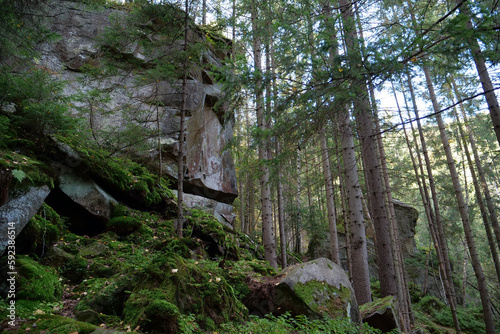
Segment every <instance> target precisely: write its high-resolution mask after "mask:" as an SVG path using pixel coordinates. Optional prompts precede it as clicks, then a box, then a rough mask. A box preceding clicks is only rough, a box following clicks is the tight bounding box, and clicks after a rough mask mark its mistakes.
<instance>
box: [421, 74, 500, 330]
mask: <svg viewBox="0 0 500 334" xmlns="http://www.w3.org/2000/svg"><path fill="white" fill-rule="evenodd" d="M424 74H425V80H426V83H427V87H428V89H429V94H430V98H431V101H432V105H433V108H434V112H435V113H436V120H437V122H438V127H439V133H440V135H441V141H442V142H443V147H444V151H445V154H446V160H447V162H448V168H449V170H450V176H451V179H452V182H453V187H454V188H455V196H456V198H457V203H458V209H459V212H460V216H461V218H462V225H463V228H464V232H465V240H466V241H467V246H468V248H469V252H470V255H471V262H472V267H473V268H474V273H475V275H476V279H477V285H478V289H479V295H480V297H481V303H482V305H483V316H484V322H485V325H486V333H488V334H490V333H491V334H493V333H495V322H494V318H493V311H492V309H491V305H490V297H489V293H488V286H487V284H486V277H485V276H484V272H483V268H482V266H481V262H480V260H479V254H478V253H477V250H476V244H475V241H474V235H473V234H472V229H471V226H470V221H469V212H468V209H467V205H466V204H465V200H464V198H463V193H462V187H461V185H460V182H459V179H458V173H457V171H456V167H455V162H454V160H453V156H452V153H451V149H450V145H449V141H448V136H447V134H446V130H445V126H444V122H443V120H442V117H441V114H440V113H439V110H440V109H441V108H440V107H439V105H438V102H437V100H436V95H435V93H434V87H433V84H432V80H431V76H430V72H429V69H428V68H427V67H424Z"/></svg>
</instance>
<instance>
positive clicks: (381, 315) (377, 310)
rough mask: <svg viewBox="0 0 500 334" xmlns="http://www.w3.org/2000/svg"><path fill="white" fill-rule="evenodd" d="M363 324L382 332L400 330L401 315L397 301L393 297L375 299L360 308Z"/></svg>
mask: <svg viewBox="0 0 500 334" xmlns="http://www.w3.org/2000/svg"><path fill="white" fill-rule="evenodd" d="M360 311H361V316H362V318H363V322H365V323H367V324H368V325H370V326H371V327H373V328H377V329H380V330H381V331H382V332H384V333H385V332H390V331H392V330H395V329H397V330H399V325H398V323H399V321H398V319H399V315H398V305H397V300H396V299H395V298H394V297H393V296H386V297H384V298H379V299H375V300H374V301H373V302H371V303H366V304H363V305H362V306H361V308H360Z"/></svg>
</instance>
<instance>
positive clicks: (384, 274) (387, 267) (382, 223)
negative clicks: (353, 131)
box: [339, 0, 398, 296]
mask: <svg viewBox="0 0 500 334" xmlns="http://www.w3.org/2000/svg"><path fill="white" fill-rule="evenodd" d="M339 4H340V9H341V13H342V21H343V25H344V31H345V42H346V47H347V58H348V62H349V65H350V68H351V71H353V74H354V75H355V76H356V77H357V78H356V79H355V82H353V86H352V88H354V89H355V91H356V97H355V98H354V99H353V105H354V110H355V117H356V121H357V123H358V125H359V131H358V134H359V137H360V140H361V144H362V156H363V162H364V164H365V165H366V169H367V170H366V174H367V176H368V177H367V179H366V184H367V187H368V189H369V198H370V205H371V207H372V217H373V220H374V225H375V234H376V236H377V238H376V251H377V263H378V269H379V279H380V293H381V295H382V296H387V295H393V296H396V295H397V293H398V291H397V282H396V274H395V270H394V259H393V255H392V254H393V252H392V245H391V231H390V222H389V220H388V218H387V212H386V208H385V201H384V194H383V183H382V179H381V174H380V168H379V167H380V166H379V162H378V157H377V143H376V140H375V138H374V135H373V118H372V111H371V106H370V104H369V101H368V91H367V88H366V82H367V80H366V78H365V76H364V75H363V74H356V73H354V72H355V71H356V69H357V68H359V67H360V65H361V62H362V61H361V50H360V49H359V45H358V42H359V41H358V35H357V31H356V26H355V20H354V15H353V11H352V6H353V4H352V3H350V2H349V1H348V0H339ZM352 88H351V89H352Z"/></svg>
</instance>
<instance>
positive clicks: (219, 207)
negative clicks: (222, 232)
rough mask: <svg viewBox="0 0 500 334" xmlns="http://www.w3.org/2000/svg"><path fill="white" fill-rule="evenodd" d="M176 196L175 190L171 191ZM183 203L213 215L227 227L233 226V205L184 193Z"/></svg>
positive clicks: (234, 216)
mask: <svg viewBox="0 0 500 334" xmlns="http://www.w3.org/2000/svg"><path fill="white" fill-rule="evenodd" d="M172 192H173V193H174V195H175V196H177V191H176V190H173V191H172ZM184 204H185V205H186V206H187V207H188V208H193V209H199V210H202V211H205V212H206V213H209V214H211V215H213V216H214V217H215V218H217V220H218V221H219V222H220V223H221V224H223V225H226V226H227V227H229V228H231V229H232V228H233V222H234V219H235V218H236V215H235V214H234V213H233V206H232V205H230V204H226V203H221V202H218V201H216V200H213V199H210V198H206V197H203V196H197V195H193V194H187V193H184Z"/></svg>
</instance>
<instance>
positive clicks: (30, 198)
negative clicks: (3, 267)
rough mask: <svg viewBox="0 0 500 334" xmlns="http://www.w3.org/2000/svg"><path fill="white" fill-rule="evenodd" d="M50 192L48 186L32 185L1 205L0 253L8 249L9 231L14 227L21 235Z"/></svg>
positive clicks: (17, 233)
mask: <svg viewBox="0 0 500 334" xmlns="http://www.w3.org/2000/svg"><path fill="white" fill-rule="evenodd" d="M49 192H50V189H49V187H47V186H42V187H32V188H30V189H29V190H28V191H27V192H25V193H23V194H21V195H19V196H18V197H15V198H11V199H10V200H9V201H8V202H7V203H5V204H4V205H3V206H1V207H0V231H1V232H2V233H0V254H1V253H3V251H4V250H5V249H6V247H7V244H8V242H9V240H10V239H9V236H10V232H9V233H8V231H9V230H11V229H12V228H13V230H15V235H16V236H17V235H19V233H21V231H22V230H23V228H24V227H25V226H26V224H28V222H29V220H30V219H31V217H33V216H34V215H35V213H36V212H37V211H38V209H39V208H40V207H41V206H42V204H43V201H44V200H45V198H46V197H47V195H48V194H49Z"/></svg>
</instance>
